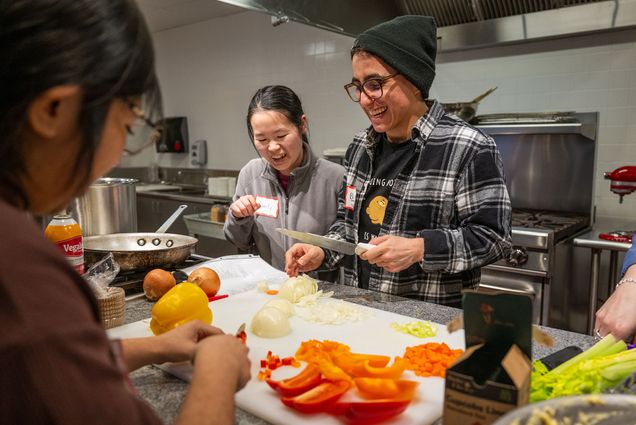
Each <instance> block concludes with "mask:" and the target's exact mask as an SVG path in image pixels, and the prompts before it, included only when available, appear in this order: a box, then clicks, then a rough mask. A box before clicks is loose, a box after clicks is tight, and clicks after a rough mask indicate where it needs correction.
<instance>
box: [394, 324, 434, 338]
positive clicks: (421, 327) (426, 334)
mask: <svg viewBox="0 0 636 425" xmlns="http://www.w3.org/2000/svg"><path fill="white" fill-rule="evenodd" d="M391 328H393V329H395V330H396V331H398V332H402V333H405V334H409V335H413V336H416V337H418V338H431V337H434V336H435V335H437V325H435V324H433V323H431V322H429V321H428V320H427V321H425V322H422V321H417V322H409V323H405V324H403V325H400V324H399V323H396V322H393V323H391Z"/></svg>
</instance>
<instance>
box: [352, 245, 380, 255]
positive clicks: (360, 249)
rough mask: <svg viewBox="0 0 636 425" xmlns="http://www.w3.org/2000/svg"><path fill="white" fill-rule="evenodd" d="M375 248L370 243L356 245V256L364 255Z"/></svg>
mask: <svg viewBox="0 0 636 425" xmlns="http://www.w3.org/2000/svg"><path fill="white" fill-rule="evenodd" d="M374 246H375V245H371V244H370V243H359V244H358V245H356V251H355V252H356V255H362V254H364V253H365V252H367V251H368V250H370V249H371V248H373V247H374Z"/></svg>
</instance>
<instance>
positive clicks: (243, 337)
mask: <svg viewBox="0 0 636 425" xmlns="http://www.w3.org/2000/svg"><path fill="white" fill-rule="evenodd" d="M236 337H237V338H238V339H240V340H241V341H243V344H245V343H246V340H247V333H246V332H245V323H241V326H239V327H238V329H237V331H236Z"/></svg>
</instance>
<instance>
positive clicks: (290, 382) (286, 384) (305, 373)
mask: <svg viewBox="0 0 636 425" xmlns="http://www.w3.org/2000/svg"><path fill="white" fill-rule="evenodd" d="M265 382H267V384H268V385H269V386H270V387H272V388H273V389H274V390H276V391H277V392H279V393H280V394H281V395H282V396H283V397H293V396H296V395H298V394H302V393H304V392H306V391H309V390H310V389H312V388H314V387H316V386H317V385H318V384H320V383H321V382H322V377H321V375H320V371H319V370H318V368H317V367H316V366H314V365H311V364H310V365H307V367H305V368H304V369H303V370H302V371H301V372H300V373H299V374H298V375H296V376H293V377H291V378H288V379H284V380H282V381H274V380H272V379H267V380H266V381H265Z"/></svg>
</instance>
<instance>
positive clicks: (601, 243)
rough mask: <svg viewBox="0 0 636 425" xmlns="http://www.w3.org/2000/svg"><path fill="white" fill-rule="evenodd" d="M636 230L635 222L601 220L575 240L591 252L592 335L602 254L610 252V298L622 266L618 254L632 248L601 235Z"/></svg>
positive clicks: (589, 320) (590, 316)
mask: <svg viewBox="0 0 636 425" xmlns="http://www.w3.org/2000/svg"><path fill="white" fill-rule="evenodd" d="M631 229H636V221H635V220H621V219H599V220H597V222H596V223H595V224H594V226H593V227H592V230H591V231H589V232H587V233H585V234H583V235H581V236H579V237H577V238H574V241H573V244H574V246H575V247H581V248H589V249H590V250H591V258H590V261H591V264H590V304H589V311H588V324H587V330H588V333H589V334H590V335H592V333H593V332H594V318H595V313H596V309H597V305H596V304H597V298H598V286H599V274H600V272H601V254H602V252H603V251H609V256H610V259H609V278H608V296H609V295H610V294H611V293H612V292H614V289H615V288H616V281H617V280H618V279H617V276H618V270H619V268H620V264H618V253H619V252H625V251H627V250H628V249H629V248H630V247H631V244H629V243H621V242H613V241H608V240H604V239H600V238H599V235H600V234H601V233H608V232H611V231H615V230H631Z"/></svg>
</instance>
